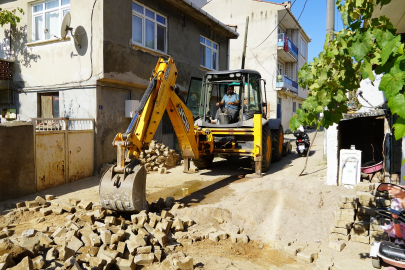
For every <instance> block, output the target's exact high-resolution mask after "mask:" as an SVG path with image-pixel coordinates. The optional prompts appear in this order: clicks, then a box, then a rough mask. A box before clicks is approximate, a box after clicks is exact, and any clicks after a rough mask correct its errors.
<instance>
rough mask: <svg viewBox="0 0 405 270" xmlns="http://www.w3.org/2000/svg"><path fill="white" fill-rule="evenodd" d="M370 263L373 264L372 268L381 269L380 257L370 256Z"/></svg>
mask: <svg viewBox="0 0 405 270" xmlns="http://www.w3.org/2000/svg"><path fill="white" fill-rule="evenodd" d="M371 264H372V265H373V267H374V268H377V269H381V259H380V257H376V258H374V257H372V258H371Z"/></svg>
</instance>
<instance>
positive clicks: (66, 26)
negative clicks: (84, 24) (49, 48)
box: [60, 12, 81, 48]
mask: <svg viewBox="0 0 405 270" xmlns="http://www.w3.org/2000/svg"><path fill="white" fill-rule="evenodd" d="M70 19H71V17H70V12H68V13H66V14H65V17H63V21H62V25H61V28H60V35H61V37H62V39H65V38H66V36H67V34H68V33H69V31H70V33H72V30H73V28H72V27H70ZM72 37H73V39H74V40H75V43H76V44H77V46H78V47H79V48H81V45H80V42H78V41H77V39H76V34H73V33H72Z"/></svg>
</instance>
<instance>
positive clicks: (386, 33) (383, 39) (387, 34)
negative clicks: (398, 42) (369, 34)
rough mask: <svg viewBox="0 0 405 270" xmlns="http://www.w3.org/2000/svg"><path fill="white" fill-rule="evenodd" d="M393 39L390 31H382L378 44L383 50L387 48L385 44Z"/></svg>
mask: <svg viewBox="0 0 405 270" xmlns="http://www.w3.org/2000/svg"><path fill="white" fill-rule="evenodd" d="M394 38H395V36H394V35H393V34H392V33H391V32H390V31H384V32H383V34H382V37H381V41H380V42H379V43H381V47H382V48H383V47H385V46H387V44H388V43H389V42H390V41H391V40H393V39H394ZM377 42H378V41H377Z"/></svg>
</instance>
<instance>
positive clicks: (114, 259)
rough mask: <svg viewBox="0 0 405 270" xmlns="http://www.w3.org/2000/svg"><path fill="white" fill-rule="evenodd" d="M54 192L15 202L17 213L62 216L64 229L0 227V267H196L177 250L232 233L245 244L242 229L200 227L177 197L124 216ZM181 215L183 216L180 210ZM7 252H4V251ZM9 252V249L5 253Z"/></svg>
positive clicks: (106, 269)
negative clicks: (17, 232) (57, 197)
mask: <svg viewBox="0 0 405 270" xmlns="http://www.w3.org/2000/svg"><path fill="white" fill-rule="evenodd" d="M52 200H53V196H51V195H49V196H47V197H46V199H44V198H42V197H40V196H38V197H37V198H36V200H35V201H29V202H22V203H18V204H17V209H16V210H15V211H33V212H39V213H41V215H42V217H41V218H39V219H38V220H37V222H38V223H41V222H44V221H46V219H47V218H48V216H49V215H51V214H54V215H60V216H61V218H62V217H64V220H65V224H64V225H63V226H61V227H48V226H45V227H44V229H42V230H41V231H38V230H35V229H28V230H25V231H24V232H22V234H21V235H13V234H12V233H11V231H10V230H9V228H8V227H5V228H0V229H2V230H1V233H0V235H2V236H3V239H1V240H0V270H5V269H12V270H25V269H27V270H33V269H49V270H51V269H52V270H65V269H66V270H70V269H72V270H90V269H91V270H109V269H110V268H111V267H112V268H116V269H120V270H135V268H136V266H137V265H151V264H153V263H160V265H161V269H170V270H171V269H193V263H194V262H193V258H191V257H188V256H186V255H185V254H183V253H181V252H178V251H177V252H176V248H177V247H180V246H184V245H192V244H193V243H194V242H196V241H201V240H203V239H211V240H213V241H219V240H221V239H226V238H228V236H230V238H231V240H232V242H233V243H247V242H248V241H249V240H248V237H247V236H246V235H245V234H240V233H225V232H223V231H218V230H217V229H215V228H211V229H209V230H205V231H203V232H202V231H200V230H199V229H198V228H197V226H195V225H196V224H195V222H194V221H193V220H192V219H191V218H190V217H188V216H187V215H182V214H181V213H182V211H176V210H178V209H180V208H184V205H183V204H182V203H178V202H175V200H174V198H173V197H168V198H167V199H166V200H164V199H162V198H160V199H159V200H158V201H156V202H153V203H152V204H150V206H149V210H150V211H149V212H147V211H142V212H140V213H138V214H134V215H131V216H130V220H129V215H128V218H127V219H125V218H123V217H122V216H120V217H116V216H114V213H113V212H112V211H111V210H107V209H104V208H103V207H102V206H101V205H100V204H98V203H97V204H93V203H92V202H90V201H87V200H85V199H83V200H77V199H70V200H69V202H63V203H55V202H53V201H52ZM177 213H179V214H177ZM1 252H3V253H1ZM4 252H6V253H4Z"/></svg>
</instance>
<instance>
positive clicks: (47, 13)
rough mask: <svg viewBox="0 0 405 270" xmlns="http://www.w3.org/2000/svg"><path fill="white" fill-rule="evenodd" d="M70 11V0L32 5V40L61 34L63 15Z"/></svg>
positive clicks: (54, 0) (57, 0)
mask: <svg viewBox="0 0 405 270" xmlns="http://www.w3.org/2000/svg"><path fill="white" fill-rule="evenodd" d="M69 11H70V0H51V1H45V2H41V3H38V4H33V5H32V41H40V40H48V39H53V38H55V36H58V35H60V26H61V24H62V20H63V17H64V16H65V14H66V13H68V12H69Z"/></svg>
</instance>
